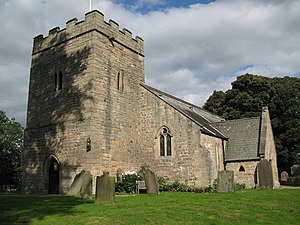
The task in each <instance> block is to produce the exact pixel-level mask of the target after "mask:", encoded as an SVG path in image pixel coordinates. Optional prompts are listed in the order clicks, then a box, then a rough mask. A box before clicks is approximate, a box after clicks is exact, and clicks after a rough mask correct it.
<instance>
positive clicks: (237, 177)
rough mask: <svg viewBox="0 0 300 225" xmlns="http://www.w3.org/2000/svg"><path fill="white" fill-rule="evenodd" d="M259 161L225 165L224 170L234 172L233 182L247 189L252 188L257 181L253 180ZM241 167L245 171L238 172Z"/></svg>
mask: <svg viewBox="0 0 300 225" xmlns="http://www.w3.org/2000/svg"><path fill="white" fill-rule="evenodd" d="M258 162H259V161H249V162H230V163H227V164H226V170H232V171H233V172H234V182H235V183H239V184H246V187H247V188H254V187H255V184H256V183H257V181H256V180H255V176H256V175H255V173H256V167H257V163H258ZM241 166H243V167H244V169H245V171H239V170H240V167H241Z"/></svg>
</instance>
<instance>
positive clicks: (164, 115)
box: [137, 89, 221, 186]
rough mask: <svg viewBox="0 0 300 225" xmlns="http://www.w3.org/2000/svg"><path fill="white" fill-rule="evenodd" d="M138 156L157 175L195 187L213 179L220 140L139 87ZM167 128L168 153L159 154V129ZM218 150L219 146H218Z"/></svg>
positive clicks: (208, 182) (206, 183)
mask: <svg viewBox="0 0 300 225" xmlns="http://www.w3.org/2000/svg"><path fill="white" fill-rule="evenodd" d="M140 102H141V103H140V105H141V107H142V111H141V122H140V129H139V130H140V132H139V133H140V137H143V138H140V140H139V142H138V143H139V146H140V150H138V152H139V154H138V155H139V157H138V158H137V159H138V160H137V161H138V162H140V165H143V164H145V165H146V166H149V167H150V168H151V169H152V170H153V171H155V172H156V173H157V174H158V175H159V176H164V177H166V178H167V179H168V180H170V181H179V182H184V183H189V184H194V185H197V186H207V185H209V184H211V183H212V182H213V180H214V179H215V178H216V176H215V175H216V173H212V172H211V169H212V168H213V169H214V171H216V170H217V166H216V164H217V163H216V157H215V156H214V153H215V150H216V149H215V145H216V144H220V143H221V141H220V140H219V139H217V138H210V137H209V136H208V135H205V134H202V133H201V131H200V127H199V125H197V124H195V123H194V122H192V121H191V120H190V119H188V118H186V117H185V116H183V115H182V114H180V113H179V112H178V111H177V110H175V109H174V108H173V107H171V106H170V105H168V104H167V103H165V102H163V101H162V100H161V99H159V98H157V97H156V96H155V95H153V94H152V93H150V92H149V91H147V90H146V89H142V93H141V100H140ZM162 127H167V128H168V129H169V130H170V133H171V135H172V146H173V148H172V156H160V154H159V153H160V152H159V151H160V148H159V130H160V129H161V128H162ZM218 150H219V149H218Z"/></svg>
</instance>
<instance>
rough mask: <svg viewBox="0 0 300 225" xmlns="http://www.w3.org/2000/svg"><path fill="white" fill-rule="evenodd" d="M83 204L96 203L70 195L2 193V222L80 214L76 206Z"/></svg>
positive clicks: (0, 217) (19, 221) (0, 196)
mask: <svg viewBox="0 0 300 225" xmlns="http://www.w3.org/2000/svg"><path fill="white" fill-rule="evenodd" d="M24 202H25V203H26V204H24ZM81 204H94V201H92V200H84V199H80V198H76V197H70V196H54V195H53V196H49V195H45V196H25V195H10V194H1V195H0V212H1V213H0V224H10V225H11V224H30V223H31V222H32V221H33V220H34V221H39V220H40V221H42V220H43V219H44V218H45V217H47V216H52V215H56V216H57V215H61V216H64V215H66V214H67V215H69V216H70V215H75V214H76V215H77V216H78V214H80V210H76V209H74V208H75V207H76V206H78V205H81Z"/></svg>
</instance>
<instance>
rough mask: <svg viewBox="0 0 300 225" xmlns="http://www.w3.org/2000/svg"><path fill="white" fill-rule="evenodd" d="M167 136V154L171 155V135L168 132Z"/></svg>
mask: <svg viewBox="0 0 300 225" xmlns="http://www.w3.org/2000/svg"><path fill="white" fill-rule="evenodd" d="M166 138H167V155H168V156H170V155H172V150H171V135H170V134H167V135H166Z"/></svg>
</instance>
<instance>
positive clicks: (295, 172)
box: [291, 165, 300, 183]
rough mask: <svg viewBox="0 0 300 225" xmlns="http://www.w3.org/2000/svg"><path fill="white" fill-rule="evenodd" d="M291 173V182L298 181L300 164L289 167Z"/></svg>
mask: <svg viewBox="0 0 300 225" xmlns="http://www.w3.org/2000/svg"><path fill="white" fill-rule="evenodd" d="M291 175H292V182H293V183H300V166H299V165H293V166H292V167H291Z"/></svg>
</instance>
